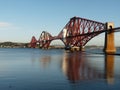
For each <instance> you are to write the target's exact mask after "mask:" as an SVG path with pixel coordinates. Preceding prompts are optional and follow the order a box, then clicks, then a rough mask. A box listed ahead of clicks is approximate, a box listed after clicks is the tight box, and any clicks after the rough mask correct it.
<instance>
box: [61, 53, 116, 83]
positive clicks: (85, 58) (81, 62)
mask: <svg viewBox="0 0 120 90" xmlns="http://www.w3.org/2000/svg"><path fill="white" fill-rule="evenodd" d="M90 57H92V56H91V54H86V53H85V52H73V53H72V52H69V53H65V54H64V57H63V62H62V69H63V72H64V74H65V75H66V76H67V78H68V80H69V81H71V82H72V83H76V82H78V81H81V80H99V79H102V80H103V79H104V80H106V81H107V83H108V84H113V83H114V55H105V57H104V55H95V58H93V59H94V60H91V58H90ZM99 57H100V58H99ZM102 58H103V59H102Z"/></svg>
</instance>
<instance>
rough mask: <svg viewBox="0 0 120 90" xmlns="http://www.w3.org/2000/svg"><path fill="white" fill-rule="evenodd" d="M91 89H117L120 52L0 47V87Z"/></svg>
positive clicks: (13, 89) (19, 89) (6, 89)
mask: <svg viewBox="0 0 120 90" xmlns="http://www.w3.org/2000/svg"><path fill="white" fill-rule="evenodd" d="M119 52H120V50H118V51H117V53H119ZM94 89H95V90H102V89H104V90H113V89H114V90H120V56H119V55H105V54H104V53H103V52H102V50H94V49H93V50H92V49H88V50H86V51H84V52H68V51H65V50H63V49H51V50H42V49H30V48H0V90H94Z"/></svg>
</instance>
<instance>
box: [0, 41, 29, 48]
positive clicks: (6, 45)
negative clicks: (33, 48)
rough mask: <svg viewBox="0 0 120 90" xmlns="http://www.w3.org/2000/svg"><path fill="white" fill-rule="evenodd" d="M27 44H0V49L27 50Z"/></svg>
mask: <svg viewBox="0 0 120 90" xmlns="http://www.w3.org/2000/svg"><path fill="white" fill-rule="evenodd" d="M27 47H29V43H16V42H0V48H27Z"/></svg>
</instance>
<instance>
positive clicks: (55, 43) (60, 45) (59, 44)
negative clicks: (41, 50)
mask: <svg viewBox="0 0 120 90" xmlns="http://www.w3.org/2000/svg"><path fill="white" fill-rule="evenodd" d="M50 47H52V48H64V47H65V44H64V43H63V42H62V41H61V40H60V39H57V40H53V41H51V43H50Z"/></svg>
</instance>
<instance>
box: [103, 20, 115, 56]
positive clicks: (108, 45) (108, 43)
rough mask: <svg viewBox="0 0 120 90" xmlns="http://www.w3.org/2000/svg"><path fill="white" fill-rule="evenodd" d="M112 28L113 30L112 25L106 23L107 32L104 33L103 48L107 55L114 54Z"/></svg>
mask: <svg viewBox="0 0 120 90" xmlns="http://www.w3.org/2000/svg"><path fill="white" fill-rule="evenodd" d="M112 28H114V23H113V22H107V23H106V29H107V30H109V31H108V32H105V47H104V51H105V52H106V53H107V54H114V53H115V52H116V48H115V42H114V32H113V31H112Z"/></svg>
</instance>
